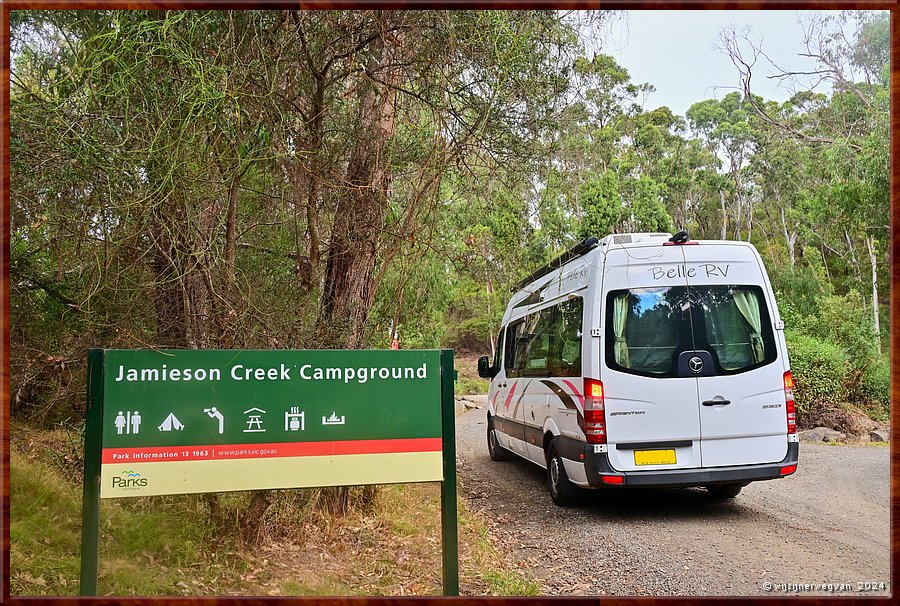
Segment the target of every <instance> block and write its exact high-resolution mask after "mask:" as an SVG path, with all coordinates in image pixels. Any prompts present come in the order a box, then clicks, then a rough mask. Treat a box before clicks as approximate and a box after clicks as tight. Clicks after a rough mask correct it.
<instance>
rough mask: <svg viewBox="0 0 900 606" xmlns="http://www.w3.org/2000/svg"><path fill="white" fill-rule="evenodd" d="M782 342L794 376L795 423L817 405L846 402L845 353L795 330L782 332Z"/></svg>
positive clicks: (846, 372) (831, 344) (800, 420)
mask: <svg viewBox="0 0 900 606" xmlns="http://www.w3.org/2000/svg"><path fill="white" fill-rule="evenodd" d="M785 339H786V340H787V345H788V355H789V356H790V360H791V374H793V376H794V400H795V402H796V404H797V414H798V418H799V421H798V422H802V419H803V417H804V415H806V414H808V413H809V412H810V411H812V410H813V409H815V408H816V407H818V406H823V405H827V404H834V403H841V402H843V401H845V397H844V394H845V393H846V391H845V387H844V383H845V380H846V377H847V375H848V368H847V366H848V364H847V358H846V356H845V355H844V352H843V351H841V349H840V348H839V347H838V346H836V345H834V344H833V343H829V342H827V341H824V340H821V339H817V338H815V337H811V336H808V335H805V334H802V333H799V332H796V331H785Z"/></svg>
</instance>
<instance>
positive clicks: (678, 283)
mask: <svg viewBox="0 0 900 606" xmlns="http://www.w3.org/2000/svg"><path fill="white" fill-rule="evenodd" d="M514 288H515V290H516V292H515V294H514V295H513V297H512V299H511V300H510V302H509V305H508V306H507V309H506V313H505V314H504V316H503V325H502V327H501V330H500V333H499V338H498V340H497V349H496V355H495V357H494V360H493V363H491V362H490V361H489V360H488V359H487V357H482V358H481V359H480V360H479V364H478V369H479V374H480V375H481V376H483V377H489V378H491V379H492V380H491V387H490V392H489V394H488V425H487V440H488V450H489V452H490V455H491V458H492V459H494V460H500V459H503V458H506V457H507V456H508V455H509V454H510V453H513V454H516V455H519V456H521V457H524V458H526V459H528V460H530V461H533V462H535V463H537V464H538V465H540V466H542V467H545V468H546V469H547V477H548V481H549V484H550V494H551V496H552V497H553V500H554V501H555V502H556V503H557V504H559V505H567V504H570V503H572V502H573V501H574V500H575V497H576V495H577V493H578V488H576V487H581V488H601V487H606V486H613V487H614V486H620V487H621V486H624V487H629V486H671V487H684V486H702V487H705V488H706V489H707V490H708V491H709V493H710V494H711V495H713V496H716V497H721V498H728V497H734V496H736V495H737V494H738V492H740V490H741V488H742V487H743V486H746V485H747V484H749V483H750V482H753V481H757V480H769V479H773V478H780V477H783V476H786V475H790V474H792V473H794V471H796V469H797V458H798V451H799V441H798V435H797V424H796V412H795V409H794V398H793V389H792V388H793V379H792V377H791V373H790V365H789V363H788V354H787V347H786V345H785V342H784V330H783V329H784V324H783V322H782V321H781V319H780V317H779V315H778V308H777V306H776V304H775V296H774V293H773V291H772V287H771V285H770V283H769V279H768V277H767V275H766V271H765V268H764V267H763V263H762V259H760V256H759V254H758V253H757V251H756V249H755V248H754V247H753V246H752V245H751V244H749V243H747V242H734V241H717V240H714V241H705V240H703V241H690V240H689V239H688V235H687V232H679V233H678V234H676V235H675V236H674V237H672V236H671V235H670V234H661V233H642V234H614V235H611V236H607V237H605V238H603V239H602V240H598V239H597V238H587V239H585V240H584V241H583V242H581V243H580V244H578V245H577V246H575V247H574V248H573V249H571V250H570V251H569V252H567V253H566V254H564V255H562V256H561V257H559V258H558V259H556V260H555V261H553V262H551V263H549V264H547V265H546V266H545V267H543V268H541V269H539V270H538V271H536V272H534V273H533V274H531V275H530V276H528V277H527V278H525V280H523V281H522V282H520V283H519V284H518V285H516V287H514Z"/></svg>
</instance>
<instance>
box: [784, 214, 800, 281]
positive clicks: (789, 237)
mask: <svg viewBox="0 0 900 606" xmlns="http://www.w3.org/2000/svg"><path fill="white" fill-rule="evenodd" d="M781 226H782V228H784V241H785V243H786V244H787V249H788V256H789V258H790V264H791V265H790V267H791V271H793V270H794V263H795V261H796V250H795V249H796V247H797V232H796V230H795V231H788V226H787V220H786V219H785V218H784V207H782V208H781Z"/></svg>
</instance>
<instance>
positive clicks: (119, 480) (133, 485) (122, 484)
mask: <svg viewBox="0 0 900 606" xmlns="http://www.w3.org/2000/svg"><path fill="white" fill-rule="evenodd" d="M120 476H124V477H120ZM112 485H113V488H124V489H126V490H127V489H129V488H130V489H133V490H137V489H138V488H143V487H145V486H146V485H147V478H142V477H141V474H139V473H137V472H136V471H123V472H122V473H120V474H119V475H118V476H113V479H112Z"/></svg>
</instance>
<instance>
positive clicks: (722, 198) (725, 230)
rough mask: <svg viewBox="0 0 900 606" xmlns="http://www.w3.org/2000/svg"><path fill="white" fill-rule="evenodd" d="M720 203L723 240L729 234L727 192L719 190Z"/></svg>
mask: <svg viewBox="0 0 900 606" xmlns="http://www.w3.org/2000/svg"><path fill="white" fill-rule="evenodd" d="M719 202H721V203H722V238H721V239H722V240H724V239H725V236H726V235H727V234H728V214H727V213H726V212H725V192H724V191H723V190H721V189H720V190H719Z"/></svg>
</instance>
